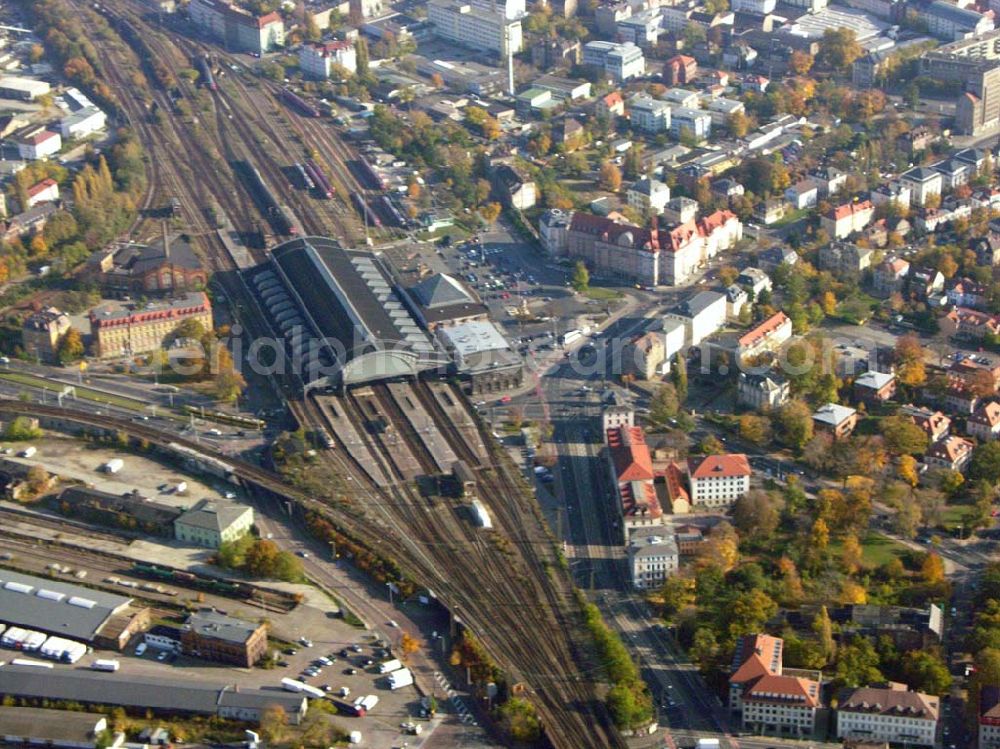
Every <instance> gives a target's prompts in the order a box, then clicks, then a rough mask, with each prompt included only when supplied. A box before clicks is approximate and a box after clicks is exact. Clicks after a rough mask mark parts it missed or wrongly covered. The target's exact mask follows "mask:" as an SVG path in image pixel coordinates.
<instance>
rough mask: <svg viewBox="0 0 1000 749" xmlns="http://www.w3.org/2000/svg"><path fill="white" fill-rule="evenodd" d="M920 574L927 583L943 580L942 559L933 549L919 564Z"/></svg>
mask: <svg viewBox="0 0 1000 749" xmlns="http://www.w3.org/2000/svg"><path fill="white" fill-rule="evenodd" d="M920 575H921V576H922V577H923V578H924V580H925V581H926V582H928V583H939V582H941V581H942V580H944V561H943V560H942V559H941V557H940V555H939V554H938V553H937V552H935V551H930V552H928V553H927V556H925V557H924V561H923V562H921V564H920Z"/></svg>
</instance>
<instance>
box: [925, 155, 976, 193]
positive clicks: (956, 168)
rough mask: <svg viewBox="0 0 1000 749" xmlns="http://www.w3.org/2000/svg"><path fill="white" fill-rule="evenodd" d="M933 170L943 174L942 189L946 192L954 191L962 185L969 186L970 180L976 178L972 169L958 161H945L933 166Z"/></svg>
mask: <svg viewBox="0 0 1000 749" xmlns="http://www.w3.org/2000/svg"><path fill="white" fill-rule="evenodd" d="M931 169H933V170H934V171H936V172H939V173H940V174H941V187H942V189H944V190H954V189H955V188H956V187H959V186H961V185H967V184H968V183H969V179H970V178H971V177H973V176H975V173H974V170H973V169H972V167H971V166H970V165H969V164H967V163H965V162H964V161H959V160H958V159H945V160H944V161H939V162H938V163H937V164H932V165H931Z"/></svg>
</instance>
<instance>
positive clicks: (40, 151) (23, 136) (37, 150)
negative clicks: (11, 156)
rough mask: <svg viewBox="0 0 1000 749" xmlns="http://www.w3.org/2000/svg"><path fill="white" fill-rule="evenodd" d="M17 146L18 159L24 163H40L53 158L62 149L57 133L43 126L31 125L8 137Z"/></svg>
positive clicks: (60, 139) (60, 138)
mask: <svg viewBox="0 0 1000 749" xmlns="http://www.w3.org/2000/svg"><path fill="white" fill-rule="evenodd" d="M10 140H11V141H12V142H13V143H15V144H16V145H17V155H18V157H20V158H22V159H24V160H25V161H41V160H42V159H47V158H48V157H49V156H54V155H55V154H57V153H59V151H60V150H61V149H62V137H60V135H59V133H57V132H54V131H52V130H47V129H46V128H45V126H44V125H31V126H29V127H26V128H24V129H22V130H19V131H18V132H16V133H14V134H13V135H11V136H10Z"/></svg>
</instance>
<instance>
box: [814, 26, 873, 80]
mask: <svg viewBox="0 0 1000 749" xmlns="http://www.w3.org/2000/svg"><path fill="white" fill-rule="evenodd" d="M863 52H864V50H863V49H862V47H861V45H860V44H859V43H858V39H857V35H856V34H855V32H854V31H853V30H851V29H847V28H839V29H826V30H825V31H824V32H823V38H822V39H821V40H820V43H819V55H818V59H819V61H820V63H822V64H823V65H824V66H826V67H828V68H832V69H833V70H838V71H843V70H846V69H847V68H849V67H850V66H851V65H853V64H854V61H855V60H857V59H858V58H859V57H861V55H862V53H863Z"/></svg>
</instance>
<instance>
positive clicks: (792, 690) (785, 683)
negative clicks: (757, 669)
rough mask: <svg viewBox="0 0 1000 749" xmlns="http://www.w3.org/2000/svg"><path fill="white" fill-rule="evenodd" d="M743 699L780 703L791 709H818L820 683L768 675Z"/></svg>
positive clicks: (750, 689)
mask: <svg viewBox="0 0 1000 749" xmlns="http://www.w3.org/2000/svg"><path fill="white" fill-rule="evenodd" d="M743 699H744V701H746V700H751V701H753V702H779V703H781V704H782V705H789V706H791V707H796V706H798V705H801V706H803V707H818V706H819V683H818V682H815V681H813V680H812V679H802V678H799V677H796V676H779V675H777V674H767V675H766V676H762V677H761V678H759V679H758V680H757V681H756V683H754V685H753V686H752V687H750V688H749V689H748V690H747V691H746V694H744V695H743Z"/></svg>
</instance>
